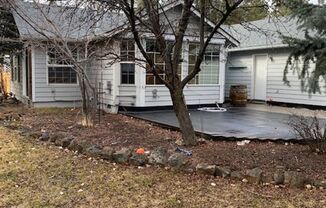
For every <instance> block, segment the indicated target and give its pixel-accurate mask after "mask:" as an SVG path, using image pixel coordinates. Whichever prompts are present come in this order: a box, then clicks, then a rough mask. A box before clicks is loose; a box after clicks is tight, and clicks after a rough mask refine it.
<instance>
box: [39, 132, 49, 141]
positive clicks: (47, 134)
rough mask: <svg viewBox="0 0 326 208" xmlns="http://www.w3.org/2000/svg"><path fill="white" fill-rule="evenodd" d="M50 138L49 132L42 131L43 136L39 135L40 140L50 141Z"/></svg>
mask: <svg viewBox="0 0 326 208" xmlns="http://www.w3.org/2000/svg"><path fill="white" fill-rule="evenodd" d="M49 139H50V134H49V133H48V132H42V134H41V136H40V137H39V140H40V141H43V142H45V141H48V140H49Z"/></svg>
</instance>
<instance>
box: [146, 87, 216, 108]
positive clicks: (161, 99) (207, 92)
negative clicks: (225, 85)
mask: <svg viewBox="0 0 326 208" xmlns="http://www.w3.org/2000/svg"><path fill="white" fill-rule="evenodd" d="M154 89H156V90H157V97H156V98H153V90H154ZM184 94H185V98H186V102H187V105H199V104H213V103H215V102H218V101H219V94H220V87H219V86H218V85H216V86H208V85H205V86H186V87H185V89H184ZM167 105H172V101H171V97H170V93H169V90H168V89H167V88H166V87H165V86H146V89H145V106H167Z"/></svg>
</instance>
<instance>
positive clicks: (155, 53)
mask: <svg viewBox="0 0 326 208" xmlns="http://www.w3.org/2000/svg"><path fill="white" fill-rule="evenodd" d="M147 41H154V43H155V40H154V39H145V51H146V53H154V59H153V61H154V64H155V65H156V64H157V65H162V66H163V71H165V69H164V68H165V62H164V60H163V62H162V63H155V60H156V58H155V57H156V55H160V52H157V51H154V52H152V51H151V52H148V51H147ZM183 45H184V43H183ZM182 58H183V50H182V51H181V59H182ZM146 64H147V63H146ZM182 65H183V63H181V64H179V67H180V79H182V76H183V73H182ZM145 68H146V66H145ZM150 74H151V76H153V77H154V84H147V68H146V73H145V84H146V86H165V85H164V84H156V79H157V78H156V77H155V75H154V74H153V73H152V72H151V73H150ZM159 75H160V73H159ZM163 75H164V76H163V77H165V76H166V75H165V72H164V73H163Z"/></svg>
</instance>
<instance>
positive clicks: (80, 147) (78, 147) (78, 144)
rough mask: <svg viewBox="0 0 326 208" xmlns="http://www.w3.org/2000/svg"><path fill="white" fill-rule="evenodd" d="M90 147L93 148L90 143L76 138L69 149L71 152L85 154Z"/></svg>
mask: <svg viewBox="0 0 326 208" xmlns="http://www.w3.org/2000/svg"><path fill="white" fill-rule="evenodd" d="M90 146H92V145H91V144H89V143H88V142H86V141H84V140H79V139H77V138H75V139H73V140H72V141H71V142H70V144H69V146H68V149H69V150H71V151H77V152H79V153H83V152H85V151H86V149H87V148H89V147H90Z"/></svg>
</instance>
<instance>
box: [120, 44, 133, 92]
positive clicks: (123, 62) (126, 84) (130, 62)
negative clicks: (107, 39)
mask: <svg viewBox="0 0 326 208" xmlns="http://www.w3.org/2000/svg"><path fill="white" fill-rule="evenodd" d="M122 41H132V39H122V40H121V42H120V48H119V49H120V50H119V51H120V63H119V67H120V70H119V73H120V84H119V85H120V86H135V85H136V62H135V58H136V43H135V42H134V51H133V52H134V55H135V56H134V60H133V61H130V60H127V61H122V59H121V47H122ZM126 52H127V55H128V54H129V53H128V52H129V50H128V47H127V51H126ZM122 64H131V65H134V83H132V84H130V83H122V67H121V66H122Z"/></svg>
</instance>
